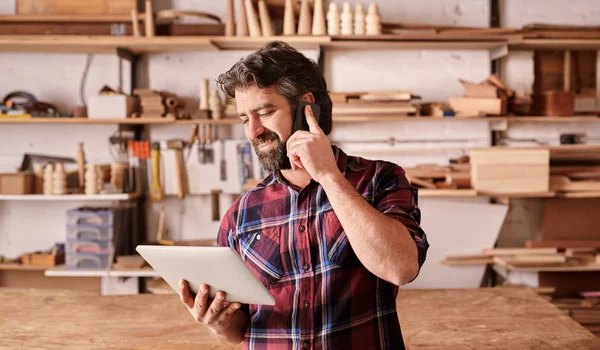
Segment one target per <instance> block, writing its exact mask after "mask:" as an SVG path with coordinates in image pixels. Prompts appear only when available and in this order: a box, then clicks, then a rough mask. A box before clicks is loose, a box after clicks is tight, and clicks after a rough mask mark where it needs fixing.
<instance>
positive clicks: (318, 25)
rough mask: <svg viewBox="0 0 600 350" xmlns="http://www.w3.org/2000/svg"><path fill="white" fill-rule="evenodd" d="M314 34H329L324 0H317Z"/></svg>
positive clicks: (313, 26) (314, 15)
mask: <svg viewBox="0 0 600 350" xmlns="http://www.w3.org/2000/svg"><path fill="white" fill-rule="evenodd" d="M312 35H327V26H326V24H325V8H324V7H323V0H315V10H314V14H313V25H312Z"/></svg>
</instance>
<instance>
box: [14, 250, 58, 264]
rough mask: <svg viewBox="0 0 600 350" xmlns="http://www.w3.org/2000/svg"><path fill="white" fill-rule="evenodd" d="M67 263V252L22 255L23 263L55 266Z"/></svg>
mask: <svg viewBox="0 0 600 350" xmlns="http://www.w3.org/2000/svg"><path fill="white" fill-rule="evenodd" d="M64 263H65V254H64V253H62V252H61V253H58V254H52V253H31V254H23V255H21V264H23V265H36V266H47V267H53V266H56V265H62V264H64Z"/></svg>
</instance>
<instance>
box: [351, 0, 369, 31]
mask: <svg viewBox="0 0 600 350" xmlns="http://www.w3.org/2000/svg"><path fill="white" fill-rule="evenodd" d="M366 33H367V32H366V29H365V8H364V7H363V5H362V4H356V8H355V10H354V35H365V34H366Z"/></svg>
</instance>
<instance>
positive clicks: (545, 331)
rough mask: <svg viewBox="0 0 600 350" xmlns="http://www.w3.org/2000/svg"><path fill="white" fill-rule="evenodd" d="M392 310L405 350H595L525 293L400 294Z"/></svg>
mask: <svg viewBox="0 0 600 350" xmlns="http://www.w3.org/2000/svg"><path fill="white" fill-rule="evenodd" d="M397 305H398V312H399V319H400V325H401V327H402V333H403V335H404V339H405V342H406V346H407V349H457V350H458V349H464V348H465V345H466V344H468V346H467V348H471V349H524V350H525V349H531V350H533V349H540V348H543V349H567V348H568V349H582V350H583V349H593V348H600V340H599V339H598V338H596V337H594V336H593V335H592V334H591V333H589V332H587V331H585V329H584V328H583V327H582V326H581V325H579V324H575V325H573V324H574V321H573V320H572V319H571V318H570V317H568V316H567V315H566V314H564V313H563V312H561V311H560V310H558V309H557V308H555V307H554V306H552V305H551V304H550V303H549V302H547V301H545V300H544V299H543V298H541V297H540V296H538V295H537V294H536V293H535V292H533V291H532V290H529V289H521V288H491V289H478V290H439V291H435V290H427V291H421V290H400V292H399V293H398V302H397ZM532 320H535V322H532ZM521 327H524V328H522V329H518V328H521ZM573 327H575V328H573ZM499 330H501V331H499ZM579 334H581V335H582V336H583V337H584V338H585V340H584V339H579V338H580V335H579ZM583 334H585V335H583Z"/></svg>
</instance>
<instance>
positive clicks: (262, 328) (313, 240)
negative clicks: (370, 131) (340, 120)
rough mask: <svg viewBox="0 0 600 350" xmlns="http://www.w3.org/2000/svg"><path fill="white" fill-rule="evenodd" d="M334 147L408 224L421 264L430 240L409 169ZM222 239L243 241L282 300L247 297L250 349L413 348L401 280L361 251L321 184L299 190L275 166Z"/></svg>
mask: <svg viewBox="0 0 600 350" xmlns="http://www.w3.org/2000/svg"><path fill="white" fill-rule="evenodd" d="M332 148H333V151H334V154H335V157H336V162H337V165H338V167H339V169H340V171H341V172H342V173H343V174H344V176H345V177H346V179H347V180H348V181H349V182H350V183H351V184H352V185H354V187H355V188H356V189H357V191H358V192H359V193H360V194H362V196H363V198H364V199H365V200H367V201H368V202H369V203H370V204H371V205H372V206H373V207H375V208H376V209H377V210H378V211H379V212H381V213H383V214H385V215H387V216H389V217H391V218H394V219H396V220H398V221H399V222H401V223H402V224H404V226H406V228H407V229H408V231H409V232H410V234H411V236H412V238H413V239H414V241H415V243H416V246H417V248H418V254H419V266H421V265H422V264H423V262H424V261H425V255H426V252H427V249H428V247H429V244H428V243H427V238H426V236H425V233H424V232H423V230H422V229H421V228H420V226H419V223H420V210H419V208H418V203H417V189H416V188H414V187H412V186H411V185H410V184H409V182H408V181H407V179H406V177H405V175H404V170H403V169H402V168H401V167H399V166H397V165H395V164H393V163H389V162H384V161H371V160H366V159H362V158H359V157H353V156H347V155H346V154H345V153H344V152H343V151H341V150H340V149H339V148H337V147H335V146H332ZM217 241H218V245H219V246H229V247H231V248H233V249H235V250H236V251H237V253H238V254H240V256H241V257H242V259H243V260H244V262H245V263H246V265H248V266H249V267H250V269H251V270H252V271H253V273H254V274H255V275H256V276H257V277H258V278H259V280H260V281H261V282H262V283H263V284H264V285H265V286H266V287H267V289H268V290H269V291H270V293H271V294H272V295H273V296H274V298H275V300H276V304H275V305H274V306H264V305H243V306H242V310H243V311H245V312H246V313H247V314H248V316H249V318H250V323H249V325H248V327H247V329H246V334H245V339H244V349H256V350H258V349H344V350H347V349H360V350H367V349H404V342H403V339H402V333H401V331H400V324H399V321H398V315H397V313H396V295H397V293H398V287H397V286H395V285H393V284H391V283H389V282H386V281H385V280H383V279H380V278H378V277H377V276H375V275H374V274H372V273H371V272H369V271H368V270H367V269H366V268H365V267H364V266H363V264H362V263H361V262H360V261H359V260H358V258H357V257H356V255H355V253H354V252H353V250H352V247H351V245H350V242H349V241H348V238H347V237H346V234H345V232H344V229H343V227H342V225H341V224H340V221H339V220H338V218H337V216H336V214H335V213H334V211H333V209H332V207H331V204H330V203H329V200H328V199H327V195H326V193H325V191H324V190H323V188H322V187H321V186H320V185H319V184H318V183H316V182H314V181H311V183H310V184H309V185H308V186H306V187H305V188H304V189H299V188H297V187H294V186H292V185H290V184H289V183H288V182H287V181H286V180H285V179H284V178H283V177H282V176H281V173H280V172H275V173H272V174H271V175H269V176H268V177H267V178H266V179H265V180H263V181H262V182H261V183H260V184H259V185H258V186H257V187H256V188H255V189H253V190H251V191H249V192H248V193H246V194H245V195H243V196H242V197H240V198H239V199H238V200H237V201H236V202H235V203H234V204H233V206H232V207H231V208H230V209H229V210H228V212H227V213H226V215H225V217H224V219H223V222H222V223H221V227H220V229H219V234H218V239H217Z"/></svg>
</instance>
